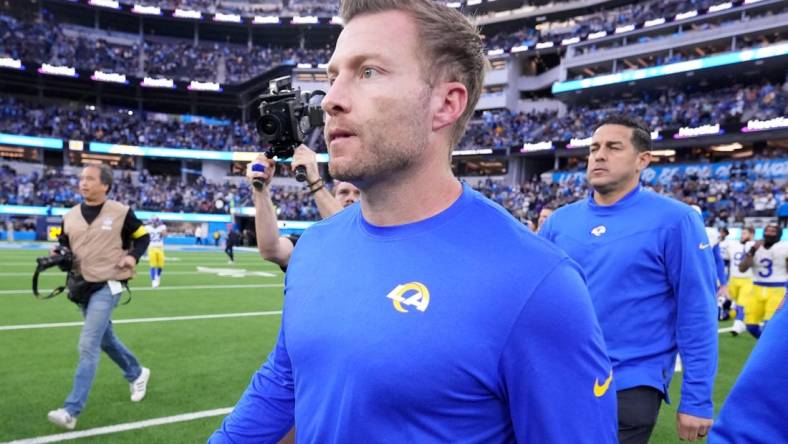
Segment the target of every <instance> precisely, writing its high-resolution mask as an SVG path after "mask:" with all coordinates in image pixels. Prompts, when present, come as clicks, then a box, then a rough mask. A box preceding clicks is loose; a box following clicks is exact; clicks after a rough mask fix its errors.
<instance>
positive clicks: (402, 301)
mask: <svg viewBox="0 0 788 444" xmlns="http://www.w3.org/2000/svg"><path fill="white" fill-rule="evenodd" d="M386 297H387V298H389V299H391V301H392V303H393V304H394V308H395V309H396V310H397V311H398V312H400V313H407V312H408V309H407V307H408V306H410V307H414V308H416V310H419V311H421V312H423V311H426V310H427V307H428V306H429V305H430V291H429V290H427V287H425V286H424V284H422V283H421V282H408V283H407V284H400V285H397V286H396V287H394V289H393V290H391V291H390V292H389V294H387V295H386Z"/></svg>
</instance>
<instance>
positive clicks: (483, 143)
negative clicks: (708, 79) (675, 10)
mask: <svg viewBox="0 0 788 444" xmlns="http://www.w3.org/2000/svg"><path fill="white" fill-rule="evenodd" d="M609 114H626V115H630V116H634V117H638V118H641V119H643V120H644V121H645V122H646V123H647V124H648V125H649V126H650V127H651V128H655V129H677V128H680V127H682V126H689V127H698V126H701V125H708V124H715V123H719V124H720V125H725V124H730V123H745V122H747V121H748V120H752V119H760V120H765V119H772V118H775V117H781V116H786V115H788V83H783V84H780V85H775V84H771V83H765V84H762V85H748V86H738V85H737V86H733V87H729V88H724V89H719V90H714V91H695V92H686V91H683V90H680V89H676V88H671V89H669V90H667V91H665V92H661V93H651V92H644V93H641V94H639V95H636V96H634V97H632V98H631V99H627V100H619V101H611V102H608V103H602V104H599V105H595V106H593V107H590V106H587V105H581V106H570V107H568V109H567V112H566V114H564V115H563V116H559V115H558V114H557V112H544V113H533V112H532V113H522V112H520V113H515V112H513V111H510V110H508V109H504V110H495V111H484V112H482V113H480V115H479V116H478V118H476V119H474V120H472V121H471V124H470V125H469V127H468V131H467V132H466V134H465V136H464V138H463V140H462V142H460V146H461V147H497V148H501V147H508V146H515V145H518V144H522V143H523V142H540V141H550V140H552V141H557V140H563V141H569V140H570V139H572V138H585V137H590V135H591V134H590V131H591V129H592V128H593V127H594V124H595V122H598V121H600V120H603V119H604V118H605V117H606V116H607V115H609Z"/></svg>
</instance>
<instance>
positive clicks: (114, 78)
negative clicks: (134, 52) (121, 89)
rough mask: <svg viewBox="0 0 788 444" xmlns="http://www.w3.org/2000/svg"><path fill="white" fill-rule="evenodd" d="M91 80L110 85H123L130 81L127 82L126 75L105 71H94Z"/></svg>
mask: <svg viewBox="0 0 788 444" xmlns="http://www.w3.org/2000/svg"><path fill="white" fill-rule="evenodd" d="M90 79H91V80H95V81H96V82H109V83H123V84H128V83H129V81H128V80H126V75H125V74H115V73H112V72H103V71H98V70H97V71H93V75H92V76H90Z"/></svg>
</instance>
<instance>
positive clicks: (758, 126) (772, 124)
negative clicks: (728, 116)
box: [741, 117, 788, 133]
mask: <svg viewBox="0 0 788 444" xmlns="http://www.w3.org/2000/svg"><path fill="white" fill-rule="evenodd" d="M778 128H788V118H785V117H776V118H774V119H769V120H750V121H748V122H747V126H746V127H744V128H742V129H741V130H742V132H743V133H750V132H754V131H768V130H773V129H778Z"/></svg>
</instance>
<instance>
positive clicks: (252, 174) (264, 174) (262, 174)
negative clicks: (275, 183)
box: [246, 154, 276, 191]
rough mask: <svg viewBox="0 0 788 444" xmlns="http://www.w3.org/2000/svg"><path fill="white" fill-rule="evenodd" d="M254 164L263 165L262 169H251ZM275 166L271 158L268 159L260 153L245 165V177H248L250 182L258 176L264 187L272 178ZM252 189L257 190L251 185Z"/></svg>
mask: <svg viewBox="0 0 788 444" xmlns="http://www.w3.org/2000/svg"><path fill="white" fill-rule="evenodd" d="M254 164H260V165H263V166H264V167H265V170H264V171H252V166H253V165H254ZM275 168H276V163H275V162H274V160H273V159H269V158H268V157H266V156H265V155H264V154H260V155H258V156H257V158H256V159H255V160H253V161H251V162H249V164H247V165H246V178H247V179H249V183H250V184H251V183H252V180H254V179H256V178H259V179H261V180H262V181H263V183H264V184H265V186H266V187H268V185H269V184H270V183H271V179H273V178H274V169H275ZM252 189H253V190H255V191H257V188H255V187H254V186H253V187H252Z"/></svg>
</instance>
